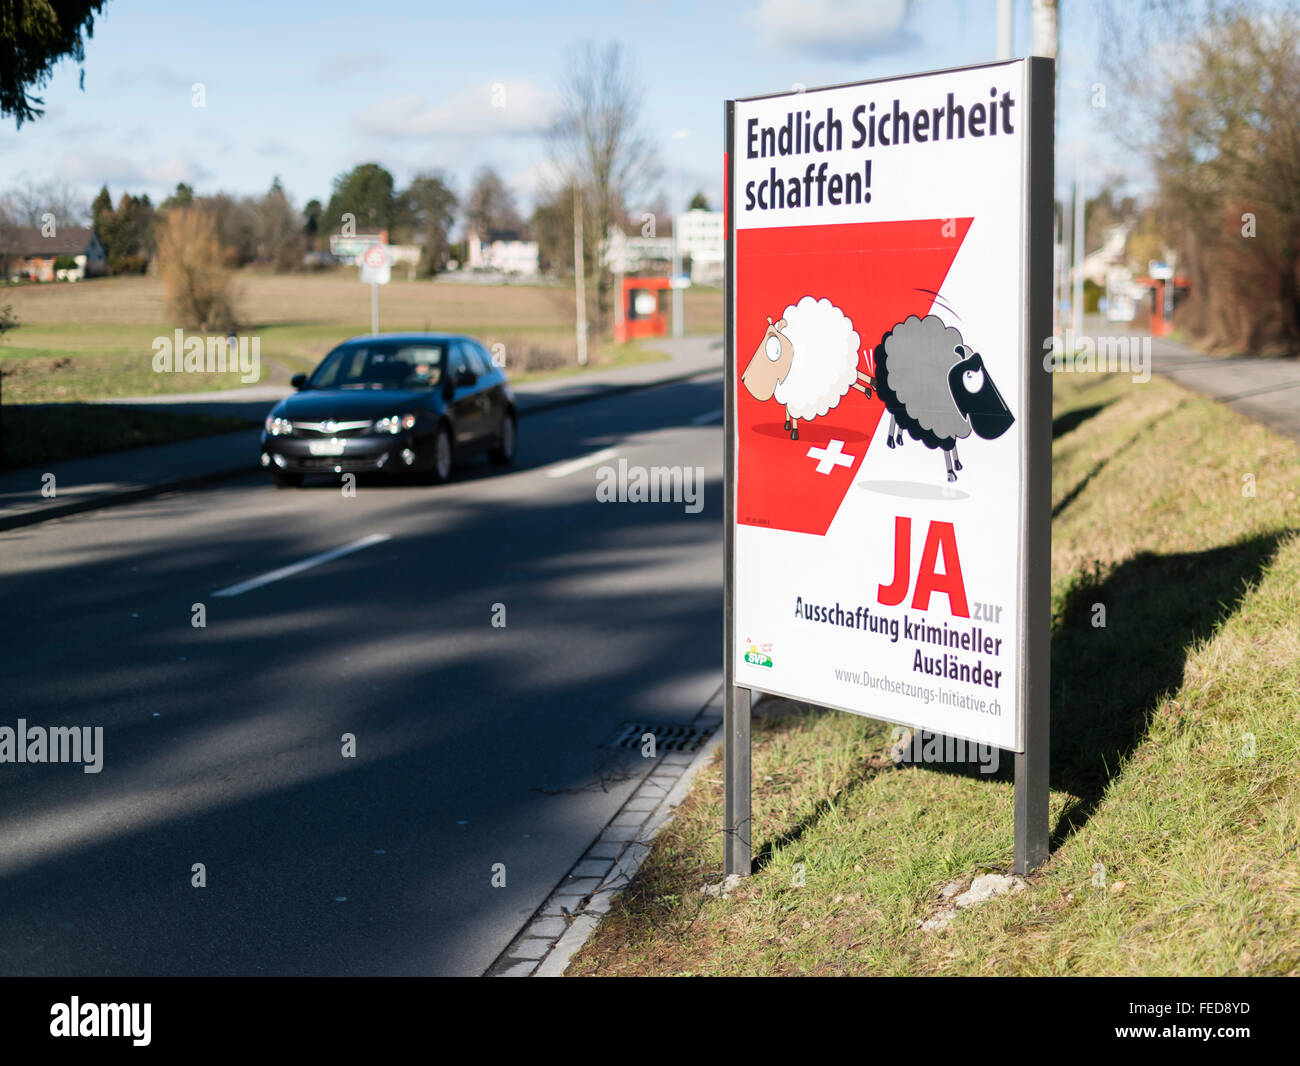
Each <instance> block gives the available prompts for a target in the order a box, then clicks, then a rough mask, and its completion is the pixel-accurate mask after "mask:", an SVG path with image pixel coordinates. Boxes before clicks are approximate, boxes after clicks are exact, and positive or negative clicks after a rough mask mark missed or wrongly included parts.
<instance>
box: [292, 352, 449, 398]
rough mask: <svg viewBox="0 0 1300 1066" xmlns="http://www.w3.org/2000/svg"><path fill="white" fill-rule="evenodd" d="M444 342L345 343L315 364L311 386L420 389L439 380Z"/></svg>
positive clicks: (309, 386) (442, 362) (315, 387)
mask: <svg viewBox="0 0 1300 1066" xmlns="http://www.w3.org/2000/svg"><path fill="white" fill-rule="evenodd" d="M445 355H446V346H445V345H443V344H440V343H438V342H436V341H435V342H427V343H421V344H394V343H391V342H390V343H387V344H383V343H374V344H345V345H343V347H341V348H335V349H334V351H332V352H330V354H329V355H327V356H326V357H325V361H324V362H323V363H321V365H320V366H318V367H317V368H316V371H315V373H313V374H312V376H311V379H310V380H309V381H308V382H307V387H308V388H311V389H420V388H433V387H434V386H435V385H437V384H438V382H439V381H441V380H442V368H443V365H444V361H445Z"/></svg>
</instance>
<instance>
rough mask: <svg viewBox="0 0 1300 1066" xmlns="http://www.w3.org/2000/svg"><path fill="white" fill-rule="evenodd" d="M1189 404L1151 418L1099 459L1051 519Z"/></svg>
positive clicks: (1055, 432)
mask: <svg viewBox="0 0 1300 1066" xmlns="http://www.w3.org/2000/svg"><path fill="white" fill-rule="evenodd" d="M1189 402H1190V401H1188V400H1181V401H1179V402H1178V403H1176V404H1175V405H1174V406H1173V407H1171V408H1169V410H1168V411H1166V412H1164V414H1161V415H1157V416H1156V417H1155V418H1153V419H1152V420H1151V421H1150V422H1148V423H1147V424H1146V425H1145V426H1143V427H1142V428H1141V429H1139V430H1138V431H1137V432H1136V433H1134V434H1133V436H1131V437H1129V439H1128V440H1126V441H1125V442H1124V443H1123V444H1121V445H1120V446H1119V447H1118V448H1115V449H1113V450H1112V451H1110V452H1107V453H1106V455H1105V456H1104V457H1103V458H1101V459H1099V460H1098V461H1097V462H1096V464H1095V465H1094V466H1093V468H1092V469H1091V470H1089V471H1088V472H1087V473H1086V474H1084V475H1083V477H1082V478H1080V479H1079V483H1078V484H1077V485H1075V486H1074V488H1072V489H1071V490H1070V491H1069V492H1067V493H1066V494H1065V495H1064V496H1062V497H1061V500H1060V502H1059V503H1057V505H1056V506H1055V507H1053V508H1052V517H1053V518H1056V517H1057V516H1059V515H1060V514H1061V512H1062V511H1064V510H1065V509H1066V508H1067V507H1069V506H1070V504H1072V503H1074V501H1075V500H1077V499H1078V498H1079V496H1080V494H1082V492H1083V490H1084V489H1086V488H1087V487H1088V485H1089V484H1091V482H1092V479H1093V478H1095V477H1096V476H1097V475H1098V474H1100V473H1101V472H1102V471H1103V470H1105V469H1106V467H1107V466H1108V465H1109V464H1110V461H1111V460H1112V459H1114V458H1115V456H1117V455H1120V454H1122V453H1123V452H1126V451H1128V450H1129V449H1130V448H1131V447H1133V445H1135V444H1136V443H1137V442H1138V441H1139V440H1141V439H1142V437H1143V436H1144V435H1146V434H1147V433H1149V432H1151V430H1153V429H1155V427H1156V426H1158V425H1159V424H1160V423H1161V422H1163V421H1164V420H1165V419H1166V418H1169V417H1170V416H1171V415H1174V414H1177V413H1178V412H1179V411H1181V410H1182V409H1183V408H1184V407H1185V406H1186V405H1187V404H1188V403H1189ZM1083 410H1085V411H1086V410H1089V408H1083ZM1093 413H1094V414H1095V413H1096V412H1095V411H1094V412H1093ZM1067 417H1068V416H1067V415H1063V416H1062V419H1064V418H1067ZM1088 417H1092V416H1091V415H1089V416H1088ZM1061 432H1062V433H1065V432H1067V430H1062V431H1061ZM1057 436H1058V433H1057V430H1056V422H1055V421H1054V422H1053V423H1052V438H1053V439H1055V438H1056V437H1057Z"/></svg>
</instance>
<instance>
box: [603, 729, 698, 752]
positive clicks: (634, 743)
mask: <svg viewBox="0 0 1300 1066" xmlns="http://www.w3.org/2000/svg"><path fill="white" fill-rule="evenodd" d="M715 728H716V727H708V728H704V729H699V728H695V727H693V726H687V725H669V724H667V723H666V722H624V723H623V724H622V725H621V726H619V729H618V732H617V733H615V734H614V736H613V737H612V738H611V739H610V740H609V741H607V742H606V743H605V745H604V746H605V747H607V748H627V749H630V750H637V749H639V748H640V747H641V738H642V737H643V736H645V734H647V733H653V734H654V738H655V751H656V752H665V751H685V752H692V751H699V750H700V745H702V744H703V743H704V742H705V741H706V740H708V739H709V737H711V736H712V735H713V732H714V729H715Z"/></svg>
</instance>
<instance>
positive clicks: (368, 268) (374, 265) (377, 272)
mask: <svg viewBox="0 0 1300 1066" xmlns="http://www.w3.org/2000/svg"><path fill="white" fill-rule="evenodd" d="M392 275H393V265H392V261H391V260H390V259H389V257H388V248H387V247H386V246H385V245H382V244H372V245H371V246H370V247H369V248H367V249H366V250H365V252H364V253H363V254H362V256H361V280H362V281H364V282H367V283H368V284H369V285H370V333H371V336H378V335H379V286H380V285H387V284H388V282H389V281H390V280H391V279H392Z"/></svg>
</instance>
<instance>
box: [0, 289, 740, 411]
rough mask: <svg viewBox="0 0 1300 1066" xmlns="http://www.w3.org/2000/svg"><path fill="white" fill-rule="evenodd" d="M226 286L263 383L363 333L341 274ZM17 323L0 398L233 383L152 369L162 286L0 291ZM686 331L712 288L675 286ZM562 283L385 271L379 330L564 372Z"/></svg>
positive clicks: (569, 332) (717, 317) (27, 399)
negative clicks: (429, 333)
mask: <svg viewBox="0 0 1300 1066" xmlns="http://www.w3.org/2000/svg"><path fill="white" fill-rule="evenodd" d="M237 287H238V289H239V292H240V297H239V308H240V312H241V317H242V319H243V321H244V323H245V324H244V326H243V327H242V328H241V333H244V334H246V335H248V336H251V337H257V338H258V339H259V344H260V352H261V359H262V365H263V376H262V380H263V381H271V382H287V381H288V379H289V377H290V376H291V375H293V374H295V373H298V372H300V371H306V370H309V369H311V368H312V367H313V366H315V365H316V363H317V362H318V361H319V360H320V359H321V358H322V357H323V356H324V355H325V353H326V352H328V351H329V350H330V348H332V347H333V346H334V345H336V344H337V343H338V342H339V341H341V340H344V339H346V338H347V337H351V336H355V335H357V334H362V333H367V332H369V329H370V290H369V287H368V286H365V285H362V284H360V283H359V282H358V281H357V280H356V279H355V277H354V276H352V274H351V273H348V274H346V275H343V274H319V275H269V274H268V275H263V274H253V273H243V274H241V275H239V277H238V281H237ZM0 301H2V302H3V303H7V304H11V305H12V306H13V309H14V313H15V315H16V316H17V318H18V321H19V323H20V325H19V327H18V328H17V329H14V330H12V331H10V332H9V333H7V334H6V335H5V340H4V342H3V343H0V373H2V374H3V376H4V378H3V386H4V401H5V402H6V403H50V402H77V401H85V400H95V399H104V398H108V397H122V396H154V395H161V394H165V393H173V392H200V391H207V390H210V389H218V388H234V387H238V386H239V385H240V384H242V382H241V381H240V379H239V376H238V375H235V374H224V375H216V374H211V375H209V374H157V373H154V372H153V370H152V367H151V364H150V360H151V358H152V355H153V347H152V344H153V339H154V338H155V337H158V336H163V335H170V334H171V333H172V330H173V329H174V328H175V323H173V322H171V321H170V320H169V319H168V316H167V311H166V305H165V300H164V296H163V289H162V283H161V282H160V281H158V280H156V279H154V278H144V277H133V278H105V279H96V280H93V281H88V282H82V283H80V284H76V285H27V286H17V287H13V288H8V289H5V290H3V292H2V294H0ZM685 309H686V321H687V323H688V326H689V328H690V331H691V332H696V333H720V332H721V330H722V295H721V292H720V290H716V289H691V290H688V291H687V292H686V303H685ZM573 319H574V297H573V292H572V290H571V289H566V288H563V287H547V286H540V285H511V286H494V285H466V284H453V283H450V282H444V281H433V282H429V281H418V282H409V281H403V280H399V279H397V278H394V280H393V282H392V284H390V285H388V286H386V287H385V288H384V289H383V290H382V291H381V293H380V328H381V329H383V330H385V331H394V330H426V329H432V330H453V331H456V332H463V333H469V334H471V335H473V336H475V337H477V338H478V339H480V340H481V341H483V342H484V343H485V344H487V345H488V346H489V347H492V346H494V345H497V344H500V345H503V346H504V354H505V359H506V367H507V369H508V370H509V371H510V372H511V376H512V378H514V379H515V380H521V379H523V378H524V377H525V376H526V375H530V374H532V373H537V372H538V371H542V372H547V371H550V372H554V371H555V369H557V368H558V369H560V370H563V369H568V370H570V371H572V370H574V369H576V358H577V352H576V346H575V342H574V339H573ZM657 357H658V356H657V355H656V354H655V353H654V352H653V348H652V346H648V345H636V344H633V345H623V346H616V345H613V344H612V343H611V342H608V341H606V342H601V341H600V340H599V339H598V338H593V342H592V355H591V365H592V366H609V365H618V364H621V363H627V362H635V361H640V360H644V359H648V358H657Z"/></svg>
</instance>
